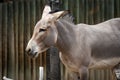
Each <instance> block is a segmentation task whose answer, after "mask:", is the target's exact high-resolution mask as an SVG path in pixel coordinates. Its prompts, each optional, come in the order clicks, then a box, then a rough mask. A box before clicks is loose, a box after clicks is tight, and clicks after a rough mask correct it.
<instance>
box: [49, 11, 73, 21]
mask: <svg viewBox="0 0 120 80" xmlns="http://www.w3.org/2000/svg"><path fill="white" fill-rule="evenodd" d="M59 11H60V10H53V11H51V12H49V13H50V14H51V13H55V12H59ZM60 19H64V20H66V21H68V22H70V23H74V17H73V16H72V15H71V14H70V13H68V14H66V15H64V16H62V17H60Z"/></svg>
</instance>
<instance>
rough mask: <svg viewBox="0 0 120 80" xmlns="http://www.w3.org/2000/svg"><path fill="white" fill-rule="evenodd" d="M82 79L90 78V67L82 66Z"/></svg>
mask: <svg viewBox="0 0 120 80" xmlns="http://www.w3.org/2000/svg"><path fill="white" fill-rule="evenodd" d="M79 75H80V80H88V68H87V67H81V68H80V69H79Z"/></svg>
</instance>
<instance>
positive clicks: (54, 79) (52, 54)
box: [46, 47, 61, 80]
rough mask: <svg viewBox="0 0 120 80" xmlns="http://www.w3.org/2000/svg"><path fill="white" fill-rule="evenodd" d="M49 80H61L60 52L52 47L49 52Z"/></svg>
mask: <svg viewBox="0 0 120 80" xmlns="http://www.w3.org/2000/svg"><path fill="white" fill-rule="evenodd" d="M46 61H47V62H46V63H47V67H46V68H47V78H46V79H47V80H61V75H60V60H59V51H58V49H57V48H55V47H51V48H50V49H49V50H48V51H47V60H46Z"/></svg>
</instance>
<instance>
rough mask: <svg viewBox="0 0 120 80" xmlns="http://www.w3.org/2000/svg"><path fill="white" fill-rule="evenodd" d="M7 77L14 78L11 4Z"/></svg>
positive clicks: (10, 6) (10, 10) (10, 8)
mask: <svg viewBox="0 0 120 80" xmlns="http://www.w3.org/2000/svg"><path fill="white" fill-rule="evenodd" d="M8 13H9V14H8V19H7V20H8V26H7V27H8V28H7V31H8V34H9V35H8V38H7V39H8V66H7V69H8V73H7V74H8V77H9V78H12V79H14V73H15V71H14V69H15V67H14V66H15V59H14V58H15V52H14V26H13V4H12V3H9V4H8Z"/></svg>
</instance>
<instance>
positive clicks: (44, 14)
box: [42, 5, 51, 18]
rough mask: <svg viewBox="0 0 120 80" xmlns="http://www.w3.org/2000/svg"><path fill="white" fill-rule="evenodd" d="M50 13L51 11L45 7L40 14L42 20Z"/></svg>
mask: <svg viewBox="0 0 120 80" xmlns="http://www.w3.org/2000/svg"><path fill="white" fill-rule="evenodd" d="M50 11H51V8H50V6H49V5H46V6H45V8H44V10H43V13H42V18H44V17H45V16H46V15H47V14H49V12H50Z"/></svg>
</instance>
